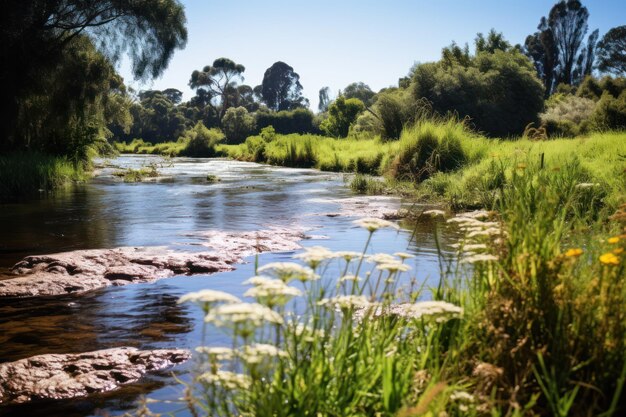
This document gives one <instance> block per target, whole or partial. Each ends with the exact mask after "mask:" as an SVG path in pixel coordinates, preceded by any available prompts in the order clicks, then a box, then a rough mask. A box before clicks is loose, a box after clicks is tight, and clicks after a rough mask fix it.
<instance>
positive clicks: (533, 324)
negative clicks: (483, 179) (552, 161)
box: [138, 160, 626, 416]
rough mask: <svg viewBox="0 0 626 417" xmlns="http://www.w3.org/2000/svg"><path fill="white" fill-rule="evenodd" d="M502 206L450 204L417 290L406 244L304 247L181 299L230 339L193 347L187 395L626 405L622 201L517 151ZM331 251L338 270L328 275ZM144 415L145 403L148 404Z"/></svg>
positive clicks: (357, 409)
mask: <svg viewBox="0 0 626 417" xmlns="http://www.w3.org/2000/svg"><path fill="white" fill-rule="evenodd" d="M525 161H526V163H525V165H523V166H522V165H519V166H518V167H516V169H514V170H513V171H512V172H511V173H508V174H507V173H506V172H504V171H502V172H501V173H500V175H501V176H502V177H503V178H506V181H504V182H503V185H502V187H501V188H500V189H499V190H498V194H499V196H498V199H497V204H496V207H495V208H497V209H498V211H474V212H465V213H460V214H458V215H456V216H454V217H452V218H449V219H447V220H443V216H445V212H443V211H439V210H430V211H427V212H424V213H422V216H435V217H437V218H441V220H440V222H441V223H440V225H441V227H443V225H445V222H447V223H454V224H457V225H458V226H459V227H460V229H461V230H462V231H463V234H462V237H461V238H460V240H459V242H458V243H457V244H456V245H453V246H454V250H453V253H454V255H446V254H445V253H444V252H441V253H440V261H441V262H440V263H441V278H440V281H439V283H438V284H437V285H436V286H435V287H433V288H428V287H425V286H424V280H425V279H426V277H424V276H421V275H420V271H419V270H417V271H412V270H411V267H410V258H411V256H410V255H408V254H404V253H396V254H394V255H391V254H384V253H379V254H371V253H369V252H368V250H367V249H368V247H369V245H370V243H371V242H372V241H373V240H375V239H376V231H377V230H378V229H380V228H386V227H392V228H397V226H396V225H395V224H394V223H392V222H389V221H385V220H379V219H362V220H357V221H355V223H356V224H357V225H358V226H360V227H363V228H365V229H366V230H367V231H368V232H369V237H368V238H367V241H366V242H364V246H365V247H364V250H363V252H362V253H358V252H345V251H343V252H342V251H340V252H331V251H329V250H327V249H325V248H323V247H311V248H306V249H305V251H304V252H303V253H301V254H298V255H296V256H295V258H297V259H298V260H299V261H300V262H301V263H290V262H286V263H274V264H268V265H264V266H258V267H257V269H256V273H257V276H254V277H252V278H250V279H249V280H248V281H246V282H245V283H244V284H246V285H249V286H250V288H249V289H248V291H247V292H246V293H245V297H246V298H249V299H251V300H252V302H250V303H248V302H242V301H241V300H239V299H238V298H236V297H234V296H232V295H230V294H227V293H223V292H219V291H213V290H204V291H200V292H197V293H191V294H188V295H185V296H183V297H182V298H181V299H180V301H179V302H193V303H196V304H197V305H198V306H199V307H200V308H202V309H203V311H204V313H205V315H206V317H205V322H206V325H208V326H215V327H217V328H220V329H222V330H224V331H225V332H226V333H227V334H229V335H230V338H231V344H230V345H227V346H212V345H211V346H201V347H198V348H197V349H196V350H197V358H196V359H197V361H198V362H197V367H196V373H195V377H194V380H193V382H190V383H189V384H187V385H186V389H185V396H184V403H185V405H186V407H188V409H189V410H190V411H191V413H192V415H204V414H207V415H220V416H239V415H255V416H277V415H278V416H302V415H312V416H316V415H329V416H370V415H380V416H395V415H398V416H444V415H445V416H482V415H490V416H541V415H554V416H588V415H603V416H617V415H621V413H622V412H623V410H624V407H625V406H626V398H624V395H623V394H624V381H625V380H626V357H625V355H624V348H625V347H626V346H625V343H626V320H624V319H625V318H626V317H625V315H626V311H625V310H624V302H623V300H624V297H625V296H626V293H625V291H626V290H625V288H624V282H623V278H624V259H623V257H624V249H625V248H626V234H624V226H625V225H626V205H622V206H620V207H618V208H617V209H616V210H613V209H610V208H608V207H607V206H605V205H603V204H601V201H602V196H603V191H602V190H601V188H600V187H599V186H597V185H596V184H593V183H587V182H583V181H586V178H587V177H586V174H585V173H584V170H582V168H581V165H580V163H579V162H576V161H573V162H572V161H570V162H567V163H564V164H563V165H561V166H560V169H559V170H553V169H547V168H546V167H545V166H543V167H542V166H541V164H540V163H539V162H538V161H535V160H525ZM330 263H338V270H339V271H341V273H340V274H339V275H338V276H332V277H328V276H325V271H326V270H327V267H328V265H329V264H330ZM138 414H139V415H148V414H150V411H149V407H148V406H147V405H146V406H145V407H144V408H143V409H141V410H139V411H138Z"/></svg>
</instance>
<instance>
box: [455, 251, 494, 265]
mask: <svg viewBox="0 0 626 417" xmlns="http://www.w3.org/2000/svg"><path fill="white" fill-rule="evenodd" d="M497 260H498V257H497V256H495V255H490V254H484V253H483V254H477V255H470V256H466V257H465V258H463V259H461V263H462V264H473V263H476V262H493V261H497Z"/></svg>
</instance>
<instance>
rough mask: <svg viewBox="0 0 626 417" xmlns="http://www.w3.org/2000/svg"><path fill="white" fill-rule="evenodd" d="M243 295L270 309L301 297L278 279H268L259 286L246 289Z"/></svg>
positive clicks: (298, 291)
mask: <svg viewBox="0 0 626 417" xmlns="http://www.w3.org/2000/svg"><path fill="white" fill-rule="evenodd" d="M243 295H244V296H245V297H253V298H256V299H257V300H258V301H259V302H261V303H263V304H267V305H268V306H270V307H271V306H273V305H284V304H285V303H286V302H287V301H288V300H289V299H290V298H292V297H299V296H301V295H302V291H300V290H299V289H297V288H294V287H290V286H289V285H287V284H285V283H284V282H283V281H281V280H279V279H270V280H267V281H266V282H264V283H263V284H261V285H257V286H255V287H252V288H250V289H248V290H247V291H246V292H245V293H244V294H243Z"/></svg>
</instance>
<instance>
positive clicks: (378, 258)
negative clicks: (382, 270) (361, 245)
mask: <svg viewBox="0 0 626 417" xmlns="http://www.w3.org/2000/svg"><path fill="white" fill-rule="evenodd" d="M365 259H366V260H367V262H370V263H374V264H386V263H391V262H398V259H396V258H395V257H394V256H391V255H389V254H387V253H375V254H373V255H369V256H367V257H366V258H365Z"/></svg>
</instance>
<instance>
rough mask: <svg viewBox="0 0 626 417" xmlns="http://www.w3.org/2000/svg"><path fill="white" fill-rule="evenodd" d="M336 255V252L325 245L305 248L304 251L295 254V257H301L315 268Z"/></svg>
mask: <svg viewBox="0 0 626 417" xmlns="http://www.w3.org/2000/svg"><path fill="white" fill-rule="evenodd" d="M334 257H335V254H334V253H333V252H331V251H329V250H328V249H326V248H325V247H323V246H312V247H310V248H304V252H303V253H299V254H297V255H294V258H295V259H300V260H301V261H303V262H305V263H306V264H307V265H309V266H310V267H311V268H313V269H315V268H317V267H318V266H319V265H320V264H321V263H322V262H324V261H328V260H330V259H333V258H334Z"/></svg>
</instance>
